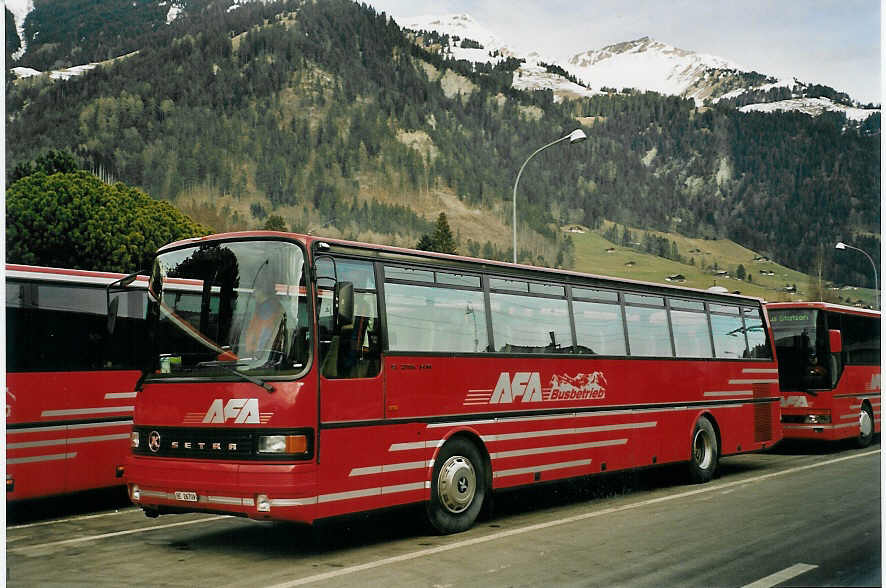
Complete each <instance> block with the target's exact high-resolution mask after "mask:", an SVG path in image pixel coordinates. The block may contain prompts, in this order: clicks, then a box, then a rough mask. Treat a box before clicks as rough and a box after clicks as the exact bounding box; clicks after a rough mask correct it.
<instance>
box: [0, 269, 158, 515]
mask: <svg viewBox="0 0 886 588" xmlns="http://www.w3.org/2000/svg"><path fill="white" fill-rule="evenodd" d="M6 272H7V273H6V278H7V286H9V285H10V284H12V283H14V282H15V281H23V282H28V283H38V284H47V285H52V286H59V287H65V286H71V287H78V288H79V287H91V288H95V289H96V296H100V298H101V300H102V304H104V299H105V294H104V292H103V291H102V290H101V286H104V285H106V284H108V283H110V282H112V281H114V280H117V279H119V278H122V277H123V275H122V274H115V273H108V272H93V271H86V270H71V269H63V268H48V267H33V266H25V265H16V264H7V265H6ZM140 284H141V286H142V287H143V286H144V285H145V284H146V280H145V279H144V278H141V280H140ZM7 303H8V302H7ZM99 320H101V321H102V322H104V320H105V319H104V318H100V319H99ZM87 337H88V335H87V334H84V335H83V342H84V344H86V338H87ZM6 344H7V346H8V347H7V357H8V356H9V355H8V354H9V352H10V350H12V349H13V348H14V346H15V345H16V341H14V340H9V341H7V342H6ZM7 367H8V366H7ZM140 376H141V372H139V371H137V370H132V369H126V370H123V369H107V370H90V371H14V372H7V373H6V479H7V492H6V499H7V500H8V501H16V500H20V499H30V498H39V497H43V496H49V495H55V494H64V493H69V492H77V491H81V490H90V489H94V488H103V487H111V486H118V485H119V486H122V485H123V484H124V479H123V477H122V473H123V471H122V470H119V469H118V468H120V467H122V466H123V465H124V464H125V462H126V458H127V456H128V454H129V433H130V431H131V430H132V413H133V409H134V406H135V399H136V396H137V392H136V391H135V386H136V383H137V382H138V380H139V378H140Z"/></svg>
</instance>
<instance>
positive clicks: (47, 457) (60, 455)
mask: <svg viewBox="0 0 886 588" xmlns="http://www.w3.org/2000/svg"><path fill="white" fill-rule="evenodd" d="M75 457H77V452H76V451H75V452H73V453H54V454H52V455H35V456H34V457H15V458H13V459H7V460H6V465H15V464H18V463H37V462H40V461H58V460H60V459H74V458H75Z"/></svg>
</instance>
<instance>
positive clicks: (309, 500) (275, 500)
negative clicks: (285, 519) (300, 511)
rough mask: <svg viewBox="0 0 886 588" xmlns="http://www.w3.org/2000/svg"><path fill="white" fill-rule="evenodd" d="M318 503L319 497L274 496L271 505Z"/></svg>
mask: <svg viewBox="0 0 886 588" xmlns="http://www.w3.org/2000/svg"><path fill="white" fill-rule="evenodd" d="M312 504H317V497H316V496H314V497H312V498H272V499H271V507H275V506H310V505H312Z"/></svg>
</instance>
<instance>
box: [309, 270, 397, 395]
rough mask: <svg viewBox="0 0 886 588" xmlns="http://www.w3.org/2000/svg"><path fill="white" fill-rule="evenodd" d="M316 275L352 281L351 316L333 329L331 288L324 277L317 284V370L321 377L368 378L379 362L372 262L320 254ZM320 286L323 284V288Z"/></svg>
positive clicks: (379, 341)
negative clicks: (352, 314) (352, 300)
mask: <svg viewBox="0 0 886 588" xmlns="http://www.w3.org/2000/svg"><path fill="white" fill-rule="evenodd" d="M317 275H318V276H333V275H334V276H335V277H336V280H337V281H338V282H350V283H351V284H353V285H354V317H353V320H352V321H351V322H350V323H349V324H346V325H341V326H340V328H339V330H338V332H336V331H335V329H334V325H333V321H334V320H335V319H334V317H333V314H332V290H331V289H330V288H329V287H328V286H327V284H325V283H324V282H326V281H325V280H319V279H318V281H319V282H321V283H320V284H319V287H318V295H319V300H318V301H317V302H318V322H319V323H320V330H321V335H320V371H321V373H322V374H323V376H324V377H326V378H330V379H337V378H371V377H374V376H376V375H378V372H379V369H380V366H381V340H380V338H379V331H380V328H381V326H380V321H379V315H378V294H377V292H376V288H375V269H374V267H373V264H372V262H368V261H358V260H352V259H335V260H333V259H332V258H328V257H325V258H320V259H318V260H317ZM324 286H327V287H325V288H324Z"/></svg>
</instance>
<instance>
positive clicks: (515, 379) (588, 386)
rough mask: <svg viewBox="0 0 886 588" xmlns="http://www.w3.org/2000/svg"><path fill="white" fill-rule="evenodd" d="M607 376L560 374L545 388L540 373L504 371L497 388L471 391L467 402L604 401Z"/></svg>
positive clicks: (595, 373) (597, 374)
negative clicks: (512, 373) (511, 372)
mask: <svg viewBox="0 0 886 588" xmlns="http://www.w3.org/2000/svg"><path fill="white" fill-rule="evenodd" d="M606 385H607V382H606V377H605V376H604V375H603V372H593V373H590V374H576V375H575V376H570V375H567V374H557V375H554V376H552V377H551V382H550V386H548V387H547V388H543V387H542V385H541V374H539V372H516V373H514V375H513V376H511V374H510V372H501V373H500V374H499V376H498V382H496V384H495V389H493V390H492V394H490V393H489V392H490V391H489V389H488V388H487V389H486V390H470V391H469V392H468V395H467V397H466V398H465V402H464V404H466V405H474V404H509V403H513V402H563V401H569V400H602V399H603V398H606Z"/></svg>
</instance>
